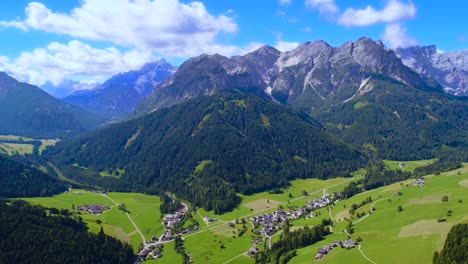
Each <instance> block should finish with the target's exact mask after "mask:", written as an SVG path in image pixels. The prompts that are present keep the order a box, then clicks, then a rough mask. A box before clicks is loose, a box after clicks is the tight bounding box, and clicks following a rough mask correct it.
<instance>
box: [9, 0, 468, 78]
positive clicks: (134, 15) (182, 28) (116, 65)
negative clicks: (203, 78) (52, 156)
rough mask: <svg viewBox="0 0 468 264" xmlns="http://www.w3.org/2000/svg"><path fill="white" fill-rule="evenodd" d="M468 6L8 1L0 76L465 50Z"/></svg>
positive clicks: (409, 1)
mask: <svg viewBox="0 0 468 264" xmlns="http://www.w3.org/2000/svg"><path fill="white" fill-rule="evenodd" d="M466 10H468V1H462V0H451V1H450V0H447V1H427V0H360V1H357V0H348V1H346V0H251V1H246V0H200V1H195V2H194V1H182V0H79V1H78V0H67V1H63V0H43V1H38V2H32V1H25V0H5V1H1V2H0V37H1V39H2V41H1V42H0V70H3V71H6V72H7V73H9V74H11V75H13V76H14V77H15V78H17V79H19V80H21V81H26V82H30V83H33V84H38V85H39V84H42V83H43V82H45V81H48V80H50V81H53V82H54V83H56V84H57V83H59V82H60V81H62V80H63V79H64V78H70V79H76V80H81V81H102V80H104V79H105V78H107V77H108V76H109V75H113V74H116V73H118V72H122V71H127V70H131V69H137V68H139V67H141V65H142V64H144V63H145V62H149V61H152V60H155V59H157V58H165V59H166V60H168V61H169V62H171V63H173V64H175V65H178V64H180V63H181V62H183V61H184V60H186V59H187V58H189V57H191V56H196V55H199V54H202V53H220V54H223V55H225V56H232V55H238V54H245V53H247V52H250V51H253V50H255V49H256V48H258V47H260V46H262V45H265V44H266V45H270V46H273V47H276V48H278V49H280V50H282V51H286V50H290V49H293V48H295V47H296V46H297V45H299V44H301V43H304V42H306V41H314V40H316V39H322V40H325V41H326V42H328V43H330V44H331V45H332V46H339V45H341V44H343V43H344V42H346V41H348V40H356V39H358V38H359V37H361V36H368V37H371V38H373V39H381V40H383V41H384V43H385V44H386V45H387V46H388V47H391V48H395V47H400V46H403V47H405V46H411V45H432V44H435V45H437V48H438V49H439V50H441V51H445V52H449V51H454V50H462V49H467V47H468V18H467V17H468V16H466Z"/></svg>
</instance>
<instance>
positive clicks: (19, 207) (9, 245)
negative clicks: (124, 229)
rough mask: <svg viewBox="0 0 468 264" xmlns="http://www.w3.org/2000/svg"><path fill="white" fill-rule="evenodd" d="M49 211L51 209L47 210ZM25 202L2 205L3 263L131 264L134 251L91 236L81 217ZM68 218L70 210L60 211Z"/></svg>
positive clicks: (106, 238) (114, 241)
mask: <svg viewBox="0 0 468 264" xmlns="http://www.w3.org/2000/svg"><path fill="white" fill-rule="evenodd" d="M48 209H49V208H48ZM53 211H59V210H58V209H55V210H47V209H46V208H44V207H41V206H37V205H35V206H33V205H29V204H27V203H26V202H24V201H13V202H11V204H6V203H5V202H4V201H2V202H0V223H1V227H2V228H0V252H2V254H0V262H1V263H103V264H104V263H109V264H110V263H131V262H132V260H133V259H134V255H133V250H132V247H131V246H130V245H128V244H126V243H125V244H123V243H122V242H121V241H119V240H118V239H116V238H113V237H109V236H107V235H105V234H104V232H100V233H99V234H97V235H95V234H91V233H88V232H87V231H86V230H87V229H88V227H87V226H86V224H85V223H84V221H83V219H82V218H81V217H76V218H75V217H73V218H72V217H69V216H63V215H55V214H54V213H52V212H53ZM60 212H61V213H62V214H65V215H67V214H69V213H70V212H69V211H68V210H67V209H62V210H61V211H60Z"/></svg>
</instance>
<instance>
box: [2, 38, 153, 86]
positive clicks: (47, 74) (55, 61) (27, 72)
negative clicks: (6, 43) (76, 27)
mask: <svg viewBox="0 0 468 264" xmlns="http://www.w3.org/2000/svg"><path fill="white" fill-rule="evenodd" d="M154 59H155V57H154V56H153V55H152V53H151V52H143V51H139V50H136V49H133V50H130V51H127V52H120V51H119V50H117V49H116V48H115V47H109V48H106V49H95V48H92V47H91V46H89V45H87V44H85V43H83V42H80V41H77V40H73V41H70V42H69V43H68V44H66V45H65V44H61V43H57V42H52V43H50V44H49V45H47V47H46V48H38V49H35V50H34V51H32V52H23V53H21V55H20V56H19V57H18V58H16V59H15V60H14V61H10V60H9V59H8V58H4V59H3V60H0V68H4V69H6V70H8V71H9V72H10V74H12V75H13V76H14V77H15V78H17V79H19V80H20V81H24V82H29V83H32V84H36V85H40V84H42V83H44V82H45V81H52V82H53V83H54V84H58V83H60V82H61V81H62V80H63V79H64V78H65V77H66V76H70V75H72V76H73V75H77V76H78V75H79V76H89V77H92V78H93V77H94V78H95V79H96V78H99V77H102V76H106V75H113V74H116V73H119V72H123V71H128V70H132V69H138V68H140V67H141V66H142V65H143V64H145V63H146V62H149V61H152V60H154ZM13 65H14V66H13Z"/></svg>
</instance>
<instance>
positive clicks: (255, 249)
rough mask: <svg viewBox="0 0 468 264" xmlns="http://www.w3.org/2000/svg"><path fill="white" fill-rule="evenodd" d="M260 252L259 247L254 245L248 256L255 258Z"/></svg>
mask: <svg viewBox="0 0 468 264" xmlns="http://www.w3.org/2000/svg"><path fill="white" fill-rule="evenodd" d="M258 251H260V250H259V249H258V247H257V245H253V246H252V247H251V248H250V249H249V251H248V252H247V254H249V255H250V256H251V257H255V255H256V254H257V252H258Z"/></svg>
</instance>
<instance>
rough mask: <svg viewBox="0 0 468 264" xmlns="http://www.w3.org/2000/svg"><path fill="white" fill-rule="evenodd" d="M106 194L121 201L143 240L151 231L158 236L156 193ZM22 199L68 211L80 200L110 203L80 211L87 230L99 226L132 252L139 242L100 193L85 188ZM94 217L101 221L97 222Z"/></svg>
mask: <svg viewBox="0 0 468 264" xmlns="http://www.w3.org/2000/svg"><path fill="white" fill-rule="evenodd" d="M108 195H109V197H111V198H112V199H114V200H115V201H117V202H118V203H119V204H122V203H124V204H125V205H126V208H127V210H128V211H130V216H131V217H132V219H133V221H135V223H136V225H137V226H138V228H139V229H140V230H141V232H142V233H143V235H144V236H145V239H146V240H149V239H151V237H152V236H153V235H155V236H160V235H161V234H162V223H161V220H160V213H159V204H160V201H159V197H157V196H150V195H144V194H138V193H109V194H108ZM24 200H26V201H28V202H31V203H33V204H41V205H43V206H45V207H55V208H59V209H68V210H70V211H74V210H73V208H76V207H78V206H79V205H84V204H102V205H107V206H111V207H112V208H111V209H110V210H107V211H105V212H104V213H102V214H101V215H90V214H87V213H82V212H80V214H79V215H80V216H81V217H82V218H83V220H84V221H85V222H86V224H87V226H88V228H89V231H90V232H93V233H98V232H99V230H100V228H101V226H102V227H103V229H104V233H106V234H108V235H111V236H114V237H117V238H119V239H121V240H122V241H125V242H128V243H129V244H131V245H132V246H133V248H134V250H135V252H136V250H137V249H138V247H139V245H140V244H141V243H142V239H141V237H140V235H139V234H138V233H137V232H136V230H135V227H134V226H133V225H132V223H131V222H130V220H129V219H128V217H127V216H126V215H125V213H124V212H122V211H121V210H119V209H118V208H117V206H115V204H114V203H113V202H112V201H111V200H110V199H108V198H106V197H105V196H102V195H100V194H97V193H90V192H87V191H85V190H73V191H72V192H67V193H63V194H59V195H56V196H53V197H38V198H24ZM97 220H99V221H101V222H102V223H101V224H98V223H97V222H96V221H97Z"/></svg>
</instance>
